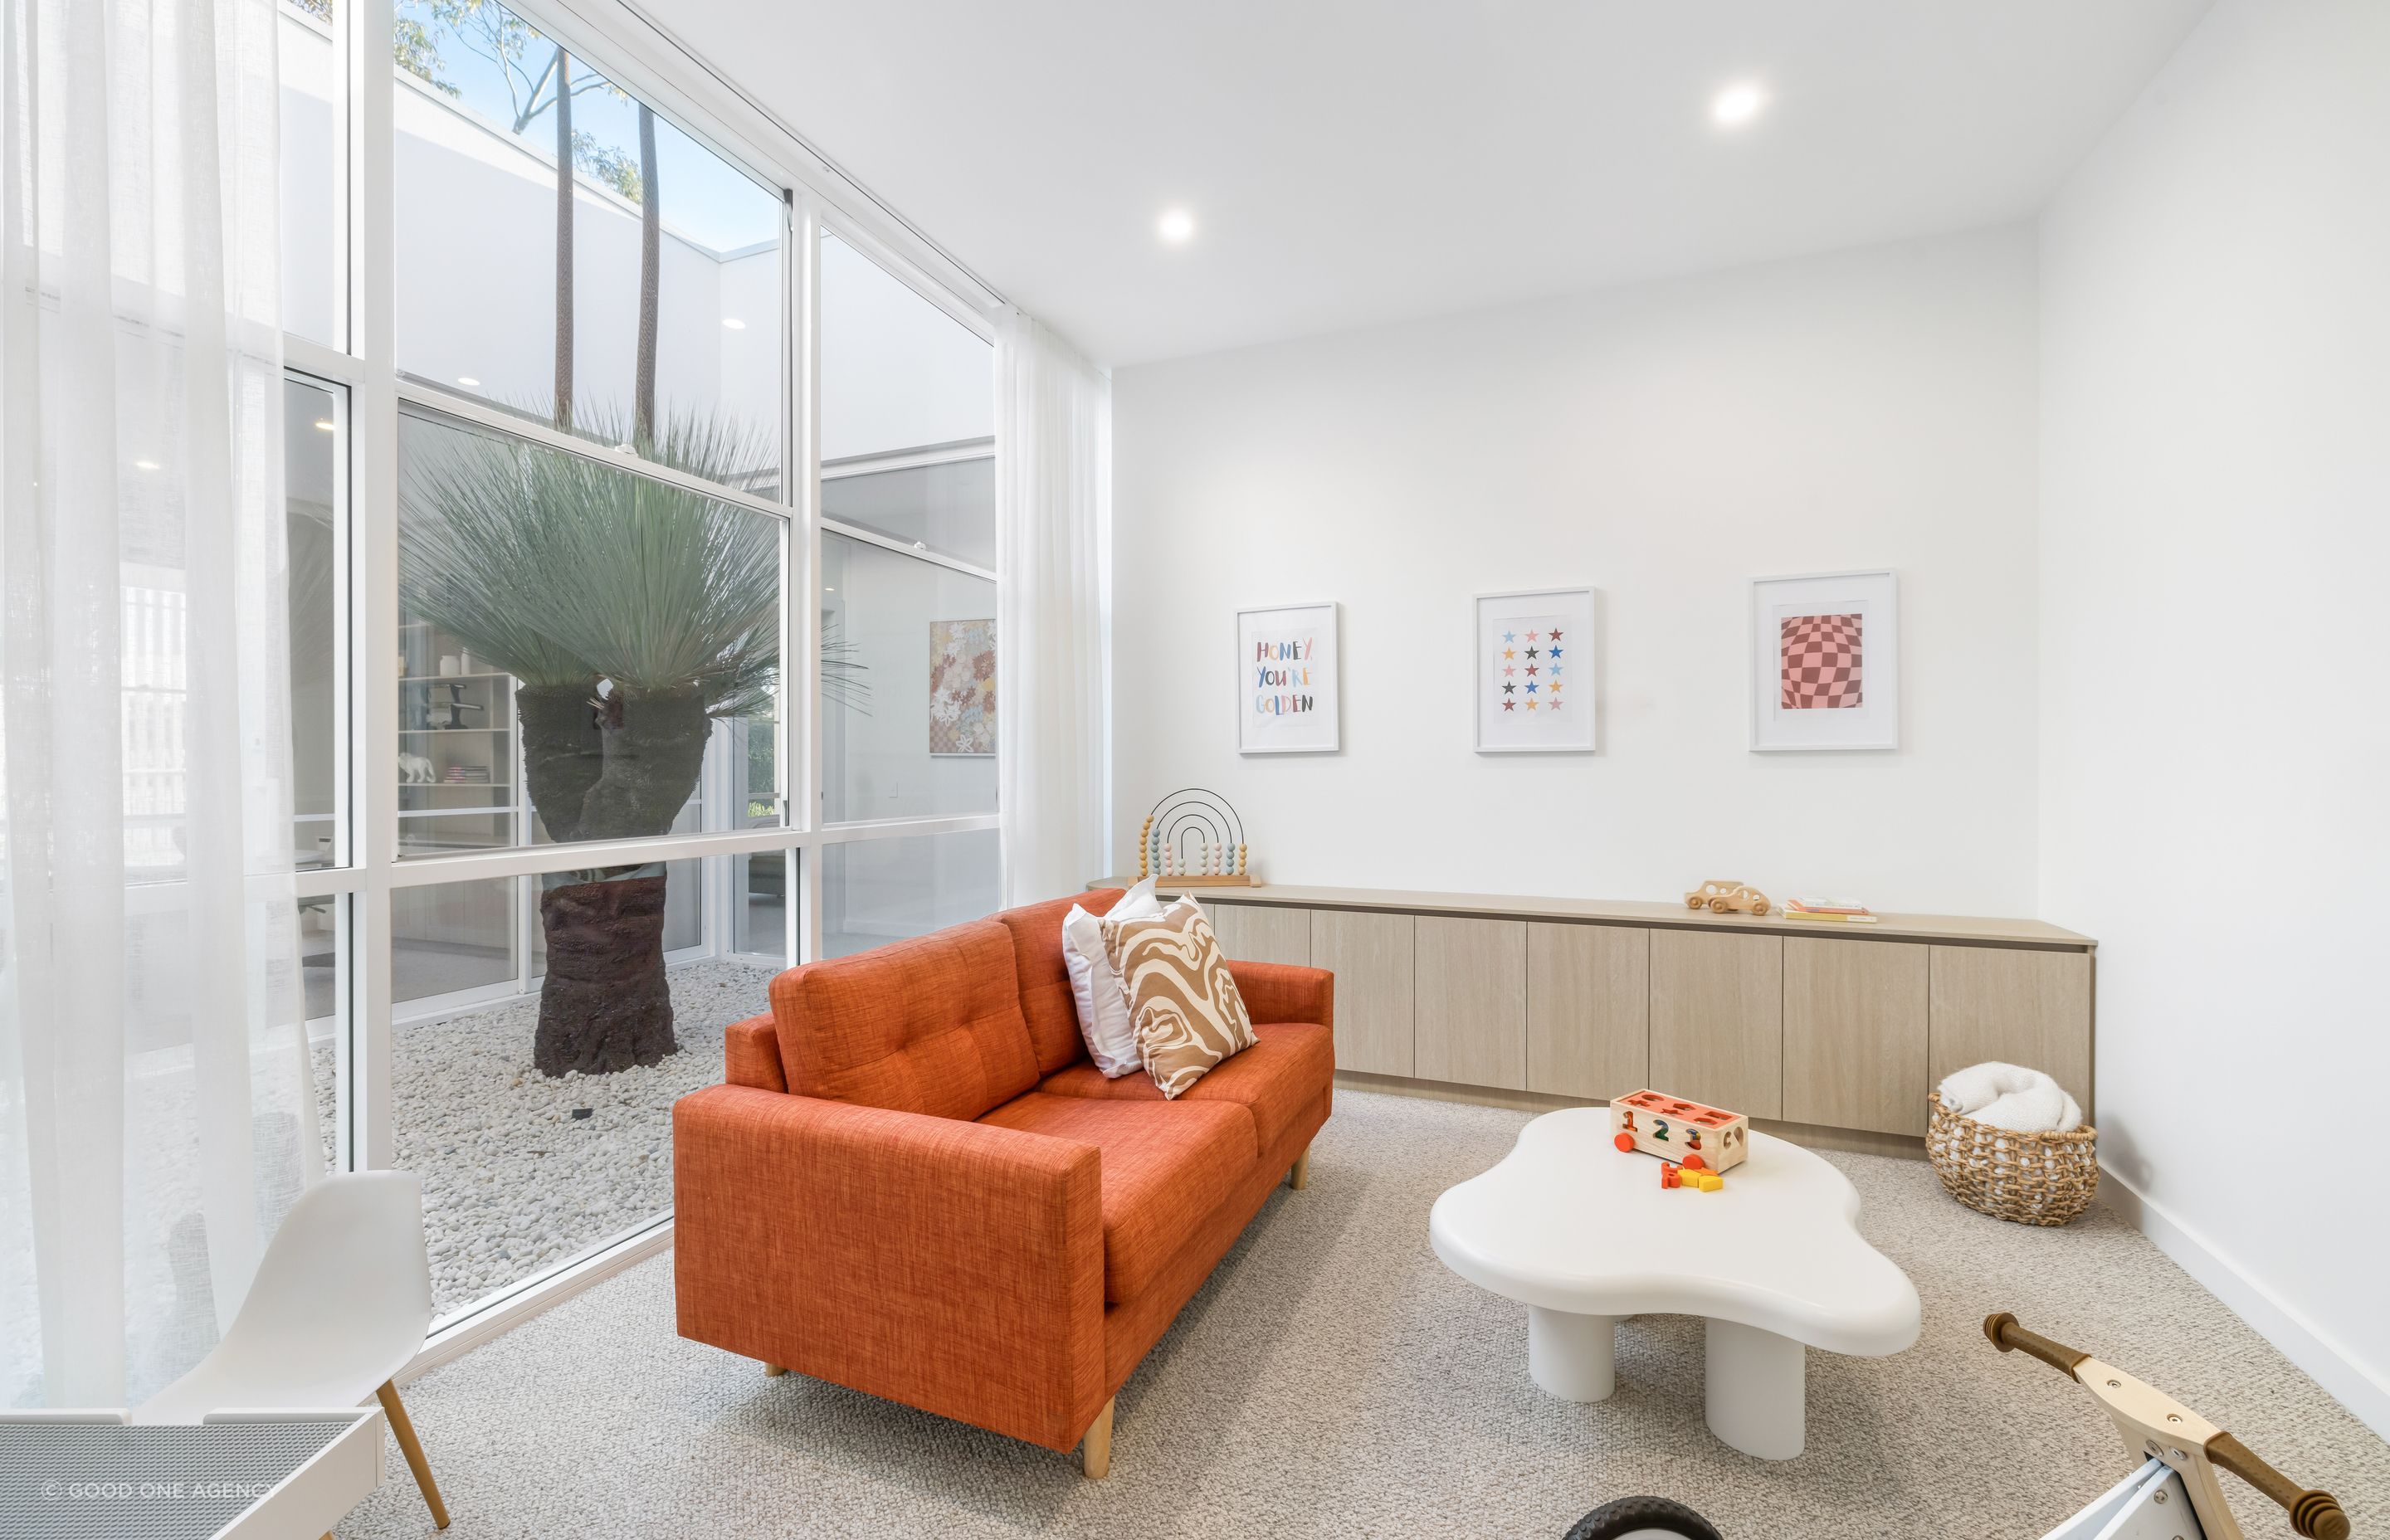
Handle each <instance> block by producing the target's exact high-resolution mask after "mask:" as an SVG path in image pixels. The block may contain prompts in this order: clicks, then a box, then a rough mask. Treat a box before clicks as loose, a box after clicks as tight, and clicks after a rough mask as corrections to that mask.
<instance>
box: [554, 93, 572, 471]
mask: <svg viewBox="0 0 2390 1540" xmlns="http://www.w3.org/2000/svg"><path fill="white" fill-rule="evenodd" d="M556 426H557V427H559V428H560V429H562V430H565V431H566V432H568V433H569V432H571V431H572V55H571V54H568V53H566V52H565V51H564V50H563V49H561V48H559V49H558V50H557V51H556Z"/></svg>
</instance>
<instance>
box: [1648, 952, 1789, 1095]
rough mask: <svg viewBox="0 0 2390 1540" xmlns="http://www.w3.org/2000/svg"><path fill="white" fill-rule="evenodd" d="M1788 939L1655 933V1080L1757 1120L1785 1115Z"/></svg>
mask: <svg viewBox="0 0 2390 1540" xmlns="http://www.w3.org/2000/svg"><path fill="white" fill-rule="evenodd" d="M1783 1054H1784V943H1783V939H1782V938H1781V937H1778V936H1738V935H1732V934H1729V933H1726V932H1721V931H1715V930H1653V931H1652V932H1651V1084H1652V1085H1653V1086H1654V1087H1655V1088H1657V1089H1659V1090H1663V1091H1665V1092H1667V1093H1669V1094H1670V1095H1671V1096H1679V1097H1691V1098H1692V1099H1694V1100H1695V1101H1704V1102H1707V1103H1709V1104H1710V1105H1711V1106H1713V1107H1723V1108H1726V1109H1728V1110H1730V1111H1735V1112H1741V1113H1743V1114H1745V1115H1746V1116H1749V1117H1754V1118H1780V1117H1782V1116H1783V1115H1784V1110H1783V1108H1784V1095H1783V1091H1784V1080H1783V1073H1784V1072H1783Z"/></svg>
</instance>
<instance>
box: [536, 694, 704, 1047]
mask: <svg viewBox="0 0 2390 1540" xmlns="http://www.w3.org/2000/svg"><path fill="white" fill-rule="evenodd" d="M594 695H595V691H594V689H593V688H589V687H581V686H526V687H520V688H518V689H517V690H516V692H515V710H516V713H517V715H518V716H519V717H520V720H521V723H522V730H523V733H522V736H523V778H524V780H525V782H526V785H527V788H528V789H529V791H530V793H531V801H532V806H533V807H534V808H535V809H537V810H538V812H539V816H540V821H541V822H542V823H543V824H545V825H546V828H547V832H548V836H549V838H551V839H554V840H557V841H580V840H626V839H636V838H638V837H640V836H642V835H653V834H663V833H666V832H668V831H669V830H670V829H671V828H672V826H673V820H674V819H675V817H677V816H678V815H679V814H680V810H681V808H682V807H683V806H684V805H686V804H687V802H688V795H689V792H690V791H691V790H692V789H694V788H695V787H696V785H697V780H698V775H699V773H700V771H701V770H702V769H703V768H704V764H705V744H706V739H707V737H708V735H709V734H710V733H711V732H712V730H713V719H712V718H711V717H709V716H708V715H706V712H705V697H704V695H703V693H702V692H701V691H700V690H697V689H695V688H690V689H687V690H673V691H661V692H657V693H653V694H642V695H639V696H636V697H624V696H623V695H620V694H615V695H611V696H609V697H607V698H606V699H604V700H603V701H602V702H600V703H598V704H593V703H592V698H593V696H594ZM664 892H665V879H664V878H663V877H662V875H661V874H659V875H656V876H650V877H623V878H602V877H601V878H598V879H584V880H579V881H571V880H568V881H566V882H563V883H561V884H559V886H556V887H553V888H548V889H546V891H545V892H542V893H541V894H540V905H539V906H540V924H541V927H542V929H543V930H545V932H546V936H547V978H546V982H545V983H543V984H542V985H541V986H540V997H539V1030H538V1033H537V1034H536V1035H535V1036H534V1038H533V1049H532V1060H533V1063H534V1064H536V1065H537V1066H538V1067H539V1069H540V1071H541V1072H543V1073H546V1074H550V1075H560V1074H564V1073H567V1072H573V1071H578V1072H581V1073H583V1074H605V1073H610V1072H613V1071H616V1070H623V1069H628V1068H630V1067H631V1066H632V1065H634V1064H653V1063H655V1062H656V1061H657V1060H659V1059H662V1058H663V1057H664V1056H665V1055H667V1054H670V1053H673V1052H675V1051H676V1050H677V1049H678V1047H679V1041H678V1039H677V1038H676V1037H675V1035H674V1033H673V1008H672V992H671V989H670V987H669V985H668V983H667V982H666V979H665V975H664V944H663V934H664V921H663V913H664V910H663V905H664Z"/></svg>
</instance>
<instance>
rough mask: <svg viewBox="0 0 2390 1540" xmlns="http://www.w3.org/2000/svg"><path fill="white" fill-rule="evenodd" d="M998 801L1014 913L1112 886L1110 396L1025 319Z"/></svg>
mask: <svg viewBox="0 0 2390 1540" xmlns="http://www.w3.org/2000/svg"><path fill="white" fill-rule="evenodd" d="M1111 497H1112V386H1111V380H1110V379H1107V378H1106V377H1105V376H1104V375H1103V374H1102V372H1101V371H1099V370H1098V369H1097V368H1095V367H1094V366H1092V365H1090V364H1088V363H1087V361H1086V359H1084V358H1081V357H1080V356H1079V355H1078V353H1075V352H1074V351H1073V350H1072V348H1071V346H1070V344H1069V343H1067V342H1064V341H1063V340H1061V339H1060V338H1059V337H1057V336H1055V335H1054V333H1053V332H1051V331H1049V330H1047V328H1046V327H1044V326H1041V325H1040V324H1038V322H1036V321H1035V320H1034V319H1033V318H1031V317H1029V316H1026V315H1022V314H1019V313H1018V312H1015V313H1013V314H1010V315H1009V316H1008V317H1007V318H1006V320H1005V322H1004V325H1003V326H1002V327H1001V328H1000V329H999V331H998V334H997V337H996V575H997V577H998V578H999V579H1000V580H1001V583H1002V586H1001V590H1000V592H999V593H998V595H997V598H996V611H997V620H996V667H997V670H998V673H997V680H996V797H997V802H998V805H1000V806H1001V807H1002V809H1003V811H1004V902H1005V903H1006V904H1008V905H1014V904H1030V903H1034V902H1036V901H1038V900H1040V899H1047V898H1058V897H1060V896H1061V895H1062V894H1064V893H1069V892H1077V891H1078V890H1079V889H1080V888H1081V887H1082V886H1084V885H1085V884H1086V881H1087V879H1089V878H1092V877H1101V876H1103V875H1104V870H1103V867H1104V853H1105V852H1104V831H1105V820H1106V819H1107V818H1108V817H1109V815H1110V810H1109V808H1108V807H1107V806H1106V798H1107V786H1106V776H1105V768H1106V764H1107V745H1106V739H1105V735H1106V730H1107V725H1106V716H1105V709H1104V708H1105V703H1106V701H1107V700H1108V699H1109V694H1108V691H1107V681H1106V680H1105V677H1104V624H1105V620H1106V618H1107V617H1106V614H1105V608H1104V607H1105V597H1106V594H1107V592H1108V590H1109V585H1110V581H1111V579H1110V571H1109V567H1110V548H1109V544H1108V542H1109V539H1110V525H1111Z"/></svg>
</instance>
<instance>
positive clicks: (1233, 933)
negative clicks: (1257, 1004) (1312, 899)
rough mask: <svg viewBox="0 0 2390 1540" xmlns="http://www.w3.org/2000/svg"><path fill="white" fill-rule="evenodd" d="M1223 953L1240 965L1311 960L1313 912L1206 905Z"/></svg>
mask: <svg viewBox="0 0 2390 1540" xmlns="http://www.w3.org/2000/svg"><path fill="white" fill-rule="evenodd" d="M1203 912H1204V915H1205V917H1206V918H1209V919H1210V920H1211V922H1212V933H1213V934H1214V935H1215V936H1217V937H1219V938H1220V950H1221V952H1222V953H1224V954H1225V955H1227V956H1229V957H1231V958H1233V959H1235V960H1237V961H1239V962H1266V963H1292V964H1294V965H1295V966H1296V967H1298V968H1300V967H1302V966H1304V965H1305V964H1307V963H1309V962H1310V961H1311V911H1310V910H1308V909H1289V908H1286V907H1284V906H1282V905H1276V904H1205V905H1203Z"/></svg>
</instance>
